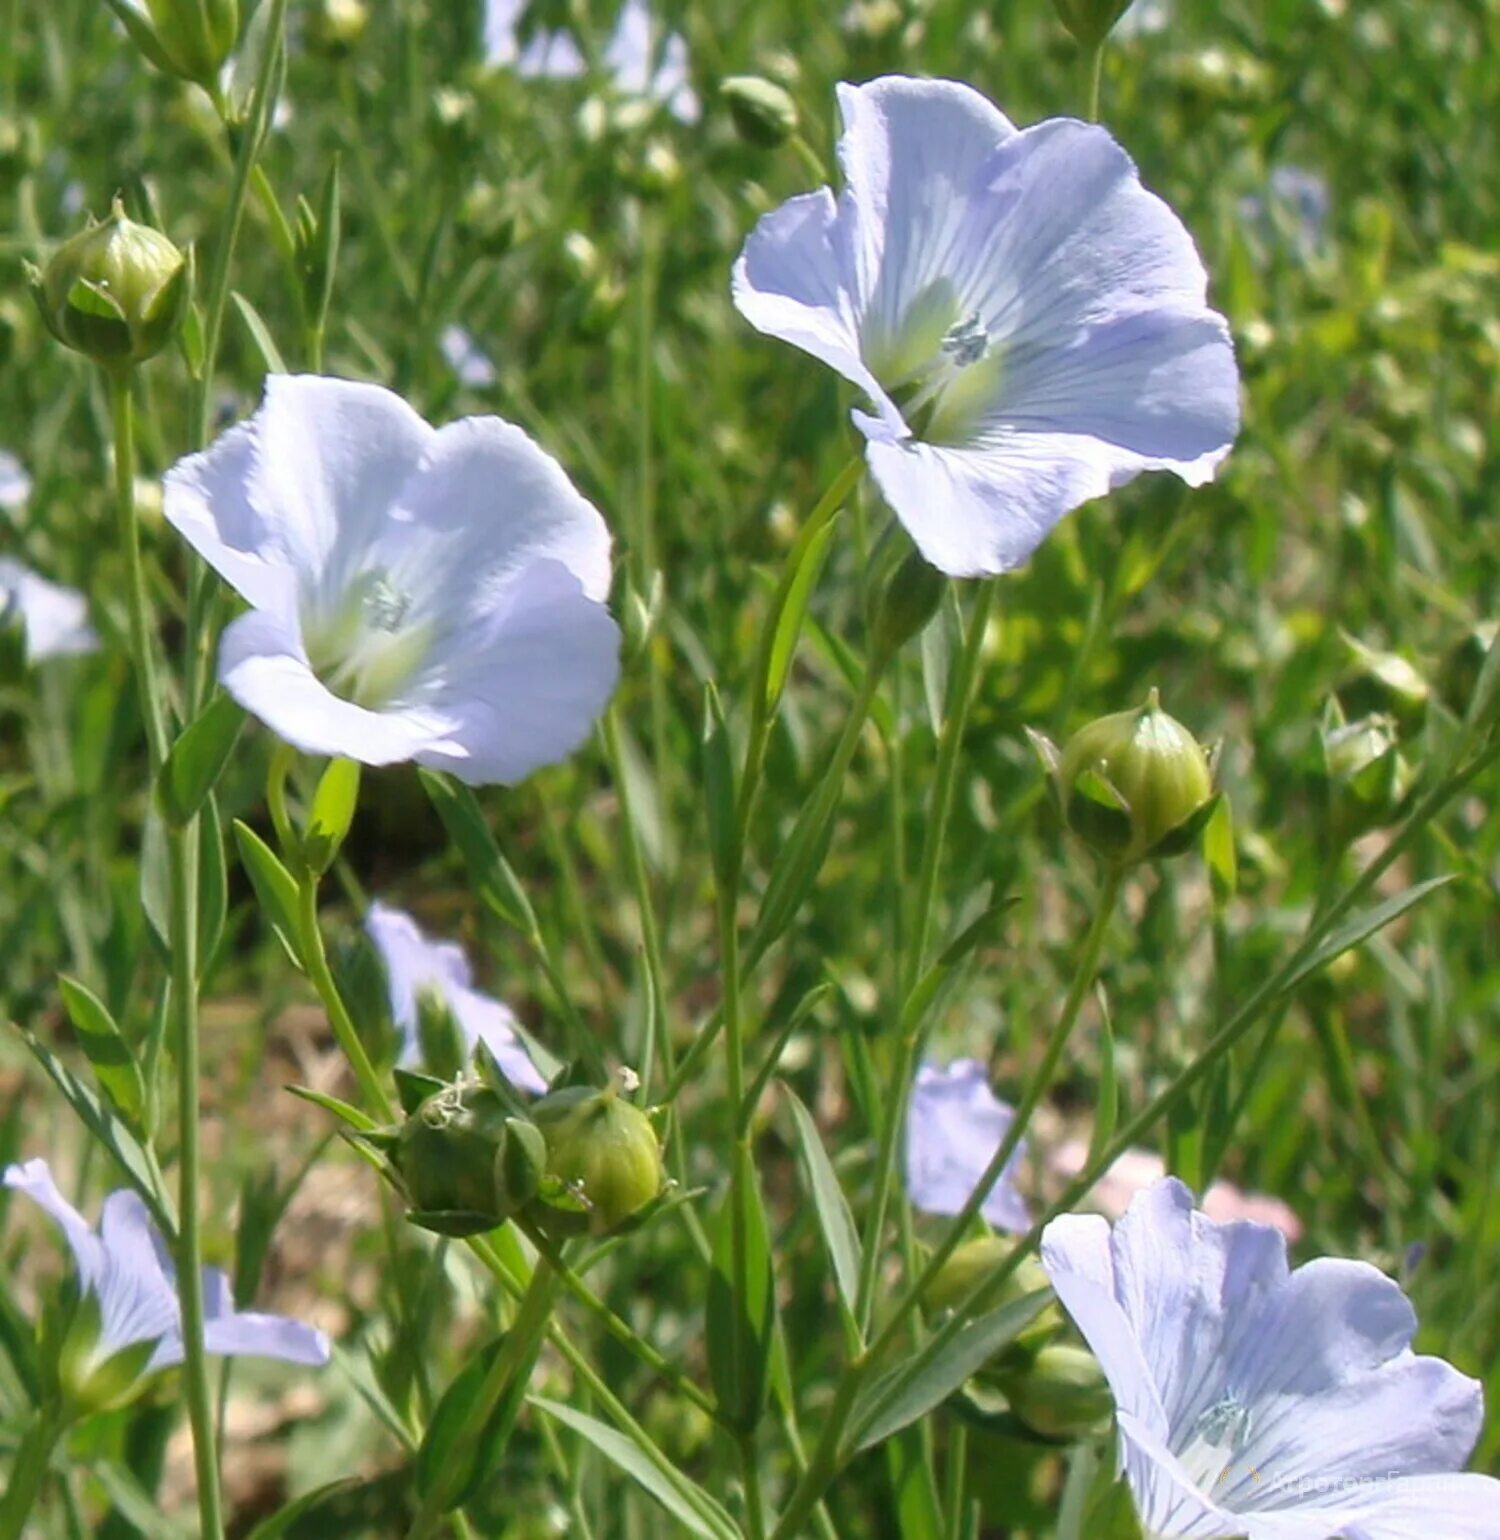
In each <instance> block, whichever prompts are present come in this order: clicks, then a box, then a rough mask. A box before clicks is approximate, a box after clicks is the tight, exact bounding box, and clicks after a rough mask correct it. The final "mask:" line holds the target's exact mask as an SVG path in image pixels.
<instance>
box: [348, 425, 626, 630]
mask: <svg viewBox="0 0 1500 1540" xmlns="http://www.w3.org/2000/svg"><path fill="white" fill-rule="evenodd" d="M390 502H391V519H390V526H391V528H390V529H389V530H388V531H387V533H386V535H385V536H384V537H383V539H382V540H381V541H377V542H376V544H377V546H380V545H383V544H390V543H395V544H397V545H398V547H399V548H404V549H406V550H408V551H410V552H411V554H412V556H413V558H414V561H413V562H412V564H411V565H410V567H409V568H407V567H403V566H402V565H401V563H400V559H399V555H397V554H396V552H395V551H393V553H392V554H393V556H395V557H396V559H395V560H394V561H393V562H392V568H393V572H392V576H393V579H394V580H395V581H396V582H397V583H398V584H400V585H401V586H402V587H403V588H405V589H406V590H407V591H408V592H411V593H412V598H413V604H414V608H420V607H421V606H422V604H423V602H424V600H430V601H431V602H432V604H433V605H435V606H436V607H437V608H438V610H439V612H440V614H445V615H449V616H450V617H451V613H452V611H453V610H454V608H455V601H458V603H459V605H460V606H462V603H463V601H464V600H465V599H467V600H469V601H470V603H469V604H468V607H467V608H466V609H465V611H464V614H463V617H462V619H463V621H464V622H465V623H467V621H468V620H470V619H471V618H473V617H474V616H476V615H483V614H485V613H487V612H488V610H489V609H490V608H491V607H492V606H493V604H494V603H496V602H498V600H499V598H500V596H501V595H502V593H503V592H504V591H505V590H506V589H507V587H508V585H509V584H510V582H511V581H512V580H513V579H514V578H515V576H516V575H517V574H518V573H520V572H521V571H522V570H523V569H525V568H527V567H529V566H530V565H531V564H532V563H533V562H535V561H536V560H537V559H538V558H539V557H547V558H550V559H551V560H552V561H555V562H559V563H561V564H562V565H563V566H564V567H566V568H567V569H568V570H569V571H570V572H571V573H572V574H573V575H574V576H575V577H576V578H577V579H578V581H579V583H580V584H581V585H582V588H583V591H584V593H585V594H587V595H588V596H589V598H591V599H595V600H598V601H600V602H601V603H602V602H603V600H604V599H605V597H606V596H607V595H608V593H609V584H610V563H609V556H610V534H609V527H608V526H607V525H606V524H605V522H604V520H603V518H602V517H601V516H600V513H599V510H598V509H597V508H595V507H594V505H593V504H592V503H590V502H589V501H588V499H587V498H585V497H583V496H582V495H581V494H580V493H579V492H578V490H577V489H576V488H575V487H574V486H573V483H572V482H571V481H569V480H568V477H567V474H566V472H564V470H563V468H562V467H561V466H560V465H559V464H558V463H557V461H556V460H554V459H553V458H552V456H551V455H549V454H548V453H547V452H546V451H545V450H544V449H542V448H541V446H540V445H538V444H537V443H536V442H535V441H534V440H533V439H532V438H531V437H529V435H527V434H526V433H525V432H524V431H523V430H522V429H520V428H518V427H516V426H515V425H514V424H513V423H508V422H505V421H503V420H502V419H501V418H499V417H465V418H463V419H461V420H460V421H458V422H453V423H449V424H448V425H447V427H445V428H441V429H439V430H438V431H437V432H435V433H432V434H431V436H430V438H429V440H428V442H427V444H426V446H425V448H424V451H423V453H422V456H421V459H420V461H419V463H417V464H416V465H415V466H414V467H413V468H412V473H411V475H410V476H409V477H408V478H407V479H406V480H405V481H404V483H403V484H402V486H401V487H400V489H399V491H398V492H397V493H395V494H393V496H392V498H391V499H390ZM392 535H394V536H395V541H394V542H392V540H391V536H392ZM434 536H436V537H438V539H436V540H434V539H433V538H432V537H434Z"/></svg>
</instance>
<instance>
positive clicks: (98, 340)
mask: <svg viewBox="0 0 1500 1540" xmlns="http://www.w3.org/2000/svg"><path fill="white" fill-rule="evenodd" d="M28 277H29V279H30V283H31V293H32V297H33V298H34V299H35V300H36V303H37V308H38V309H39V310H40V311H41V314H42V320H43V321H45V322H46V324H47V328H48V330H49V331H51V333H52V335H53V336H54V337H56V338H57V340H58V341H59V342H61V343H64V344H65V345H66V346H68V347H70V348H73V349H75V350H76V351H77V352H80V353H84V354H86V355H87V356H88V357H90V358H92V359H94V360H95V362H97V363H101V364H104V365H106V366H107V367H112V368H128V367H129V366H131V365H133V364H138V363H141V362H142V361H143V360H145V359H148V358H150V357H151V356H152V355H153V354H156V353H159V352H160V351H161V350H162V349H163V348H164V347H165V346H166V345H167V343H169V342H170V341H171V340H172V338H173V337H174V336H175V335H176V333H177V329H178V327H179V326H180V325H181V324H182V318H183V316H184V315H185V314H186V313H187V304H188V294H189V290H190V288H191V264H190V262H189V260H188V258H186V257H185V256H183V254H182V253H181V252H180V251H179V250H178V249H177V248H176V247H175V246H174V245H173V244H172V243H171V241H169V240H168V239H167V238H166V236H164V235H161V234H158V232H157V231H155V230H152V229H150V228H148V227H147V226H145V225H138V224H136V223H135V222H134V221H133V220H130V219H127V218H126V217H125V210H124V208H123V207H122V205H121V203H120V201H119V199H118V198H117V199H116V200H115V204H114V207H113V209H112V210H111V211H110V215H109V218H108V219H106V220H103V221H102V222H100V223H96V224H91V225H90V226H89V227H88V228H87V229H86V230H83V231H81V232H80V233H79V234H77V235H75V236H74V237H73V238H72V239H71V240H69V241H65V242H64V243H63V244H62V245H61V246H59V247H58V249H57V250H56V252H54V253H53V256H52V259H51V260H50V261H49V262H48V263H47V265H46V267H45V268H44V269H42V270H41V271H40V272H37V271H36V270H35V269H34V268H33V269H30V270H28Z"/></svg>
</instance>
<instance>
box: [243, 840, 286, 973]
mask: <svg viewBox="0 0 1500 1540" xmlns="http://www.w3.org/2000/svg"><path fill="white" fill-rule="evenodd" d="M234 841H235V844H236V845H238V846H239V850H240V861H241V864H242V865H243V866H244V868H245V871H246V873H247V875H248V876H249V878H250V884H251V886H252V887H253V888H254V889H255V896H256V898H258V899H259V900H260V907H261V912H262V913H263V914H264V915H265V917H266V919H267V920H269V921H270V922H271V925H272V926H273V927H274V929H275V931H276V934H277V935H278V936H280V937H281V942H282V945H283V946H285V947H286V949H287V953H288V955H289V956H291V958H292V959H293V960H294V961H295V962H296V963H297V964H298V966H299V967H300V966H301V959H302V952H301V948H300V947H299V946H298V943H297V937H298V934H299V931H300V929H301V926H300V922H299V920H298V918H297V884H296V882H295V880H294V879H293V877H292V874H291V873H290V872H289V871H288V870H287V869H286V867H284V866H283V865H282V864H281V862H280V860H279V859H278V858H277V856H276V855H275V853H274V852H273V851H272V849H271V847H270V846H269V845H267V844H266V842H265V841H264V840H263V839H262V838H261V837H260V835H258V834H257V833H256V832H255V830H254V829H252V828H251V827H250V825H249V824H247V823H243V822H241V821H240V820H239V819H238V818H236V819H235V821H234Z"/></svg>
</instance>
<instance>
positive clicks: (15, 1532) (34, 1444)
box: [0, 1404, 67, 1540]
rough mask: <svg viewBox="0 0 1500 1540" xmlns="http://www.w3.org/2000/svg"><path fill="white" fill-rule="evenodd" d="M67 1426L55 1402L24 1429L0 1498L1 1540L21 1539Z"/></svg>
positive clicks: (41, 1409)
mask: <svg viewBox="0 0 1500 1540" xmlns="http://www.w3.org/2000/svg"><path fill="white" fill-rule="evenodd" d="M66 1427H67V1420H66V1418H65V1417H64V1416H63V1414H62V1410H61V1408H60V1407H58V1406H57V1405H55V1404H54V1405H49V1406H43V1407H41V1408H40V1409H39V1410H38V1412H37V1414H36V1420H35V1422H33V1423H32V1425H31V1427H30V1428H28V1429H27V1431H26V1435H25V1437H24V1438H23V1439H22V1440H21V1446H20V1448H19V1449H17V1450H16V1457H15V1462H14V1463H13V1464H12V1466H11V1469H10V1483H9V1485H8V1486H7V1487H6V1489H5V1497H4V1499H3V1500H0V1540H22V1537H23V1536H24V1535H25V1534H26V1532H27V1531H26V1523H27V1520H28V1519H30V1517H31V1510H32V1509H33V1508H34V1507H35V1506H36V1500H37V1498H38V1497H39V1496H40V1495H41V1490H42V1483H43V1482H44V1481H45V1480H46V1479H47V1472H48V1470H49V1469H50V1468H51V1464H52V1451H53V1450H54V1449H56V1448H57V1441H58V1440H59V1439H60V1438H61V1437H62V1435H63V1430H64V1429H65V1428H66Z"/></svg>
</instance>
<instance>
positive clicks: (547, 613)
mask: <svg viewBox="0 0 1500 1540" xmlns="http://www.w3.org/2000/svg"><path fill="white" fill-rule="evenodd" d="M619 648H620V633H619V629H618V627H617V626H616V625H615V623H614V621H613V619H611V617H610V614H609V611H608V610H607V609H606V608H605V607H604V606H603V605H602V604H599V603H596V602H595V601H594V600H593V599H591V598H590V597H589V596H588V595H587V594H586V593H585V592H584V590H583V588H582V586H581V585H580V583H579V579H578V578H577V576H575V575H574V573H573V572H572V571H570V570H569V569H568V568H567V567H565V566H563V565H562V564H561V563H560V562H557V561H551V560H540V561H535V562H533V563H532V564H531V565H530V566H529V567H527V568H525V569H524V570H523V571H522V572H520V573H518V574H517V575H516V576H515V577H513V578H512V579H511V580H510V582H509V583H508V584H507V586H506V588H505V589H504V591H503V594H502V595H501V596H500V598H499V601H498V607H497V608H496V609H495V610H494V612H493V613H492V614H491V615H490V617H489V619H488V622H487V624H486V626H485V627H484V628H482V629H477V630H476V631H475V632H471V633H465V634H461V635H459V636H458V637H457V639H456V643H455V650H454V651H453V652H452V653H450V654H449V655H448V656H447V657H438V658H436V659H435V660H434V664H433V672H432V677H431V680H430V682H429V685H428V688H427V693H426V695H425V697H424V699H425V700H426V701H427V703H428V704H429V705H430V707H431V709H432V711H433V713H435V714H436V715H439V716H441V717H442V718H443V719H444V720H445V721H446V722H447V723H448V724H449V725H448V728H447V731H446V732H445V733H444V735H443V737H442V739H441V741H436V742H433V743H430V744H428V745H424V746H423V747H421V748H419V749H418V750H417V751H416V752H415V756H414V757H415V758H416V759H417V761H418V763H420V764H424V765H428V766H430V767H432V768H433V769H439V770H448V771H451V772H452V774H454V775H456V776H457V777H458V778H459V779H460V780H463V781H468V782H469V783H470V784H472V785H487V784H489V783H491V782H494V781H499V782H502V783H506V784H509V783H512V782H515V781H519V780H521V779H523V778H524V777H525V776H527V775H529V774H530V773H531V772H532V771H533V770H536V769H539V768H540V767H541V766H543V765H550V764H554V763H556V761H558V760H560V759H562V758H564V757H565V756H566V755H567V754H569V753H570V752H571V751H572V750H573V749H575V748H577V747H578V745H579V744H580V743H582V742H583V740H584V739H585V738H586V737H587V736H588V732H589V729H590V727H591V726H592V725H593V723H594V721H595V719H596V718H597V717H598V715H599V713H600V712H601V711H602V710H603V709H604V706H605V704H606V703H607V702H608V700H609V697H610V695H611V693H612V692H613V690H614V687H615V681H616V680H617V679H618V677H619V671H620V669H619Z"/></svg>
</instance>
